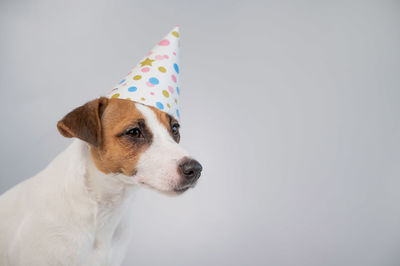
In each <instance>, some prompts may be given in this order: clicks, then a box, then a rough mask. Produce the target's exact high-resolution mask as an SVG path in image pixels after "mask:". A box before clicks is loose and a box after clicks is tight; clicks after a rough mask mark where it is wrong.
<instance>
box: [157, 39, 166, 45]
mask: <svg viewBox="0 0 400 266" xmlns="http://www.w3.org/2000/svg"><path fill="white" fill-rule="evenodd" d="M158 45H161V46H168V45H169V41H168V40H167V39H164V40H162V41H161V42H159V43H158Z"/></svg>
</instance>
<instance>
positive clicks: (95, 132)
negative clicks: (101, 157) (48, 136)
mask: <svg viewBox="0 0 400 266" xmlns="http://www.w3.org/2000/svg"><path fill="white" fill-rule="evenodd" d="M107 104H108V99H107V98H105V97H101V98H99V99H96V100H93V101H90V102H88V103H86V104H84V105H82V106H80V107H78V108H76V109H74V110H73V111H71V112H70V113H69V114H67V115H66V116H65V117H64V118H63V119H61V120H60V121H59V122H58V123H57V128H58V131H60V133H61V135H63V136H64V137H66V138H72V137H75V138H79V139H81V140H83V141H86V142H87V143H89V144H91V145H93V146H95V147H99V146H100V145H101V116H102V114H103V112H104V110H105V109H106V107H107Z"/></svg>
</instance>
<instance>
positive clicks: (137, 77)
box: [133, 75, 142, 80]
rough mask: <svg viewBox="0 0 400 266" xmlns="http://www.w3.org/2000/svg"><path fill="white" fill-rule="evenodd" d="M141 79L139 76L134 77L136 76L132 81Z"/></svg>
mask: <svg viewBox="0 0 400 266" xmlns="http://www.w3.org/2000/svg"><path fill="white" fill-rule="evenodd" d="M141 78H142V76H141V75H136V76H134V77H133V79H134V80H139V79H141Z"/></svg>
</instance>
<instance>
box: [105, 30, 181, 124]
mask: <svg viewBox="0 0 400 266" xmlns="http://www.w3.org/2000/svg"><path fill="white" fill-rule="evenodd" d="M179 37H180V35H179V29H178V27H175V28H174V29H173V30H172V31H171V32H169V33H168V34H167V35H166V36H165V37H164V38H162V39H161V41H159V42H158V43H157V45H156V46H155V47H154V48H153V49H152V50H151V51H150V52H149V53H147V55H146V56H145V57H144V58H143V59H142V60H140V61H139V63H138V65H137V66H136V67H135V68H133V69H132V70H131V71H130V72H129V73H128V75H127V76H126V77H125V78H124V79H122V80H121V81H120V83H119V84H118V85H117V86H116V87H115V89H114V90H113V91H111V92H110V93H109V94H108V95H107V96H108V97H109V98H119V99H127V100H131V101H136V102H140V103H143V104H146V105H149V106H154V107H156V108H157V109H159V110H161V111H163V112H166V113H168V114H170V115H172V116H173V117H175V118H176V119H178V120H179V119H180V113H179V107H178V97H179V93H180V91H179V88H178V87H177V85H178V82H179V75H180V65H179V45H178V42H179Z"/></svg>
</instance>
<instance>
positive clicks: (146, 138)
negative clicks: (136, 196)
mask: <svg viewBox="0 0 400 266" xmlns="http://www.w3.org/2000/svg"><path fill="white" fill-rule="evenodd" d="M57 127H58V129H59V131H60V133H61V135H63V136H65V137H68V138H71V137H77V138H80V139H82V140H84V141H86V142H87V143H89V144H90V153H91V156H92V158H93V161H94V163H95V165H96V166H97V168H98V169H99V170H100V171H102V172H104V173H106V174H109V173H123V174H124V175H128V176H132V175H134V174H135V173H136V165H137V162H138V160H139V158H140V155H141V154H142V153H143V152H144V151H145V150H146V149H147V148H148V147H149V146H150V144H151V142H152V138H153V135H152V133H151V131H150V129H149V128H147V126H146V122H145V117H144V116H143V115H142V113H141V112H140V111H139V110H138V109H137V108H136V106H135V102H132V101H129V100H122V99H107V98H100V99H97V100H94V101H91V102H88V103H86V104H85V105H83V106H81V107H78V108H76V109H74V110H73V111H72V112H70V113H69V114H67V115H66V116H65V117H64V118H63V119H62V120H61V121H60V122H58V124H57ZM132 128H139V129H140V131H141V133H142V136H143V137H142V138H134V137H132V136H131V135H129V134H126V132H127V131H129V129H132Z"/></svg>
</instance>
